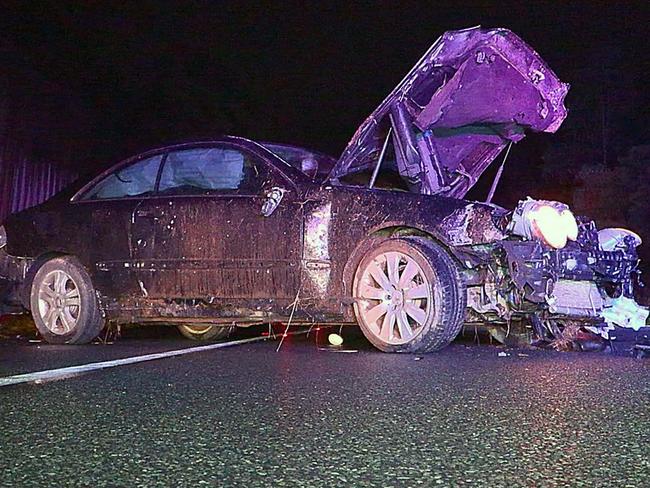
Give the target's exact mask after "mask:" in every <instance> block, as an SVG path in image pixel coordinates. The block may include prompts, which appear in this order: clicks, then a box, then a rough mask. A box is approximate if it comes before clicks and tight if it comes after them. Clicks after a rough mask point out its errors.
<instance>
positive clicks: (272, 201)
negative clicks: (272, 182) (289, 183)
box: [262, 186, 287, 217]
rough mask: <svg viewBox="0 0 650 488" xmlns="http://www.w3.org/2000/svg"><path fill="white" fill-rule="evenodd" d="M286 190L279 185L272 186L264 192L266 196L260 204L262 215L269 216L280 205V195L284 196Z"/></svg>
mask: <svg viewBox="0 0 650 488" xmlns="http://www.w3.org/2000/svg"><path fill="white" fill-rule="evenodd" d="M286 192H287V190H285V189H284V188H280V187H279V186H274V187H273V188H271V189H270V190H269V191H267V192H266V198H265V199H264V203H263V204H262V215H263V216H264V217H269V216H270V215H271V214H272V213H273V212H275V209H276V208H278V205H280V202H281V201H282V197H284V194H285V193H286Z"/></svg>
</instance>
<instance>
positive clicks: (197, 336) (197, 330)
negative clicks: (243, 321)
mask: <svg viewBox="0 0 650 488" xmlns="http://www.w3.org/2000/svg"><path fill="white" fill-rule="evenodd" d="M177 328H178V331H179V332H180V333H181V334H182V335H183V336H184V337H186V338H188V339H191V340H193V341H217V340H219V339H225V338H227V337H228V336H229V335H230V333H231V332H232V331H233V330H234V329H235V327H233V326H225V327H222V326H218V325H205V324H183V325H178V326H177Z"/></svg>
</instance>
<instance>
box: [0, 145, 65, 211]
mask: <svg viewBox="0 0 650 488" xmlns="http://www.w3.org/2000/svg"><path fill="white" fill-rule="evenodd" d="M2 149H3V148H1V147H0V222H1V221H2V220H4V219H5V218H6V217H7V215H9V214H11V213H14V212H18V211H20V210H23V209H25V208H29V207H32V206H34V205H38V204H39V203H41V202H44V201H45V200H47V199H48V198H50V197H51V196H52V195H54V194H55V193H57V192H58V191H60V190H61V189H62V188H64V187H65V186H66V185H68V184H69V183H71V182H72V181H74V179H75V178H76V175H75V174H74V173H72V172H71V171H70V170H68V169H67V168H64V167H61V166H57V165H56V164H54V163H40V162H32V161H29V160H28V159H27V158H26V157H25V156H21V157H20V158H18V159H14V158H11V157H6V152H5V151H2ZM3 153H4V154H3Z"/></svg>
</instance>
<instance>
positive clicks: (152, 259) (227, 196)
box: [132, 143, 302, 312]
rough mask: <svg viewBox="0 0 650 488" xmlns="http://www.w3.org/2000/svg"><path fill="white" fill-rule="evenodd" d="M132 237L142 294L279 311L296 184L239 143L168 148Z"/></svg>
mask: <svg viewBox="0 0 650 488" xmlns="http://www.w3.org/2000/svg"><path fill="white" fill-rule="evenodd" d="M278 203H279V204H278ZM276 204H278V205H277V206H276V207H275V208H272V207H274V206H275V205H276ZM263 207H264V210H265V212H264V214H263ZM152 227H153V233H152V234H150V235H149V237H148V238H145V237H144V236H142V229H146V230H145V232H150V230H149V229H152ZM132 234H133V236H134V263H136V266H137V272H138V276H139V280H140V282H141V285H142V293H143V296H145V297H148V298H150V299H160V298H180V299H198V300H203V301H204V302H208V303H215V300H216V301H217V302H218V303H221V304H223V305H224V306H226V305H228V306H232V307H234V308H238V307H243V308H245V309H248V310H250V309H255V310H260V311H275V312H280V311H284V312H286V310H284V309H285V307H286V305H287V304H288V303H290V302H292V301H293V300H294V299H295V295H296V293H297V292H298V287H299V283H300V259H301V250H302V208H301V206H300V204H299V195H298V194H297V187H296V186H295V185H293V184H292V182H291V180H289V179H288V178H286V177H285V176H284V175H283V174H282V173H281V172H280V171H279V170H278V169H277V168H275V167H274V166H273V165H272V163H271V162H270V161H268V160H266V159H264V158H263V157H262V156H260V155H258V154H256V153H254V152H252V151H250V150H248V149H245V148H243V147H240V146H237V145H234V144H230V143H222V144H211V145H200V146H195V147H190V148H188V147H184V148H182V149H178V150H172V151H170V152H169V153H168V155H167V157H166V159H165V162H164V163H163V168H162V171H161V175H160V182H159V188H158V196H157V198H155V199H147V200H143V201H142V202H141V203H140V204H139V205H138V208H137V209H136V210H135V212H134V218H133V231H132Z"/></svg>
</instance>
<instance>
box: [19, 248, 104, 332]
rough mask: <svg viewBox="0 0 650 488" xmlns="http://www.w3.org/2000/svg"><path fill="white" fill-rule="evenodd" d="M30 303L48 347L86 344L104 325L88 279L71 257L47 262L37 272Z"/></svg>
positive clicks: (83, 270) (62, 257) (82, 269)
mask: <svg viewBox="0 0 650 488" xmlns="http://www.w3.org/2000/svg"><path fill="white" fill-rule="evenodd" d="M29 302H30V308H31V311H32V317H33V318H34V323H35V324H36V328H37V329H38V331H39V332H40V334H41V336H42V337H43V338H44V339H45V340H46V341H47V342H49V343H51V344H86V343H88V342H90V341H92V340H93V339H95V338H96V337H97V336H98V335H99V333H100V332H101V331H102V329H103V328H104V325H105V321H104V317H103V314H102V311H101V309H100V307H99V303H98V301H97V295H96V294H95V288H94V287H93V284H92V281H91V279H90V276H89V275H88V272H87V271H86V269H85V268H84V267H83V265H82V264H81V263H80V262H79V261H78V260H77V259H76V258H75V257H73V256H61V257H56V258H54V259H50V260H49V261H46V262H45V263H44V264H43V265H42V266H41V267H40V268H39V269H38V271H37V272H36V274H35V275H34V280H33V281H32V286H31V291H30V300H29Z"/></svg>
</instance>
